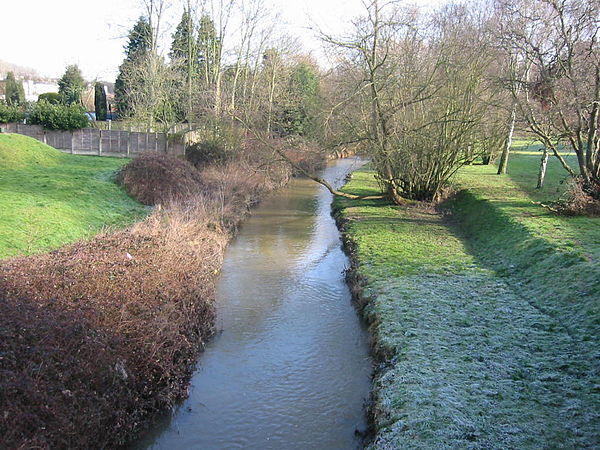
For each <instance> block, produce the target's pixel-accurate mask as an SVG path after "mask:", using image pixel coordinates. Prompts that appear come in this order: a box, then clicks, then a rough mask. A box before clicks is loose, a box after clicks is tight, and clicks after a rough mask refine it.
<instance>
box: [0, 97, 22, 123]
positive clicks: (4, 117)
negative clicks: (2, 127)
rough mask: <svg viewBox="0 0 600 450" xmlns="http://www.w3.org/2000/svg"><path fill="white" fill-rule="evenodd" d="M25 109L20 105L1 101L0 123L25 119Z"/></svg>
mask: <svg viewBox="0 0 600 450" xmlns="http://www.w3.org/2000/svg"><path fill="white" fill-rule="evenodd" d="M23 118H24V115H23V111H22V110H21V108H20V107H18V106H9V105H7V104H6V103H4V102H3V101H0V123H11V122H19V121H21V120H23Z"/></svg>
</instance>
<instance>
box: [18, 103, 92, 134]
mask: <svg viewBox="0 0 600 450" xmlns="http://www.w3.org/2000/svg"><path fill="white" fill-rule="evenodd" d="M29 121H30V123H32V124H34V125H42V126H43V127H44V128H46V129H48V130H77V129H80V128H85V127H87V126H88V124H89V119H88V117H87V115H86V114H85V110H84V109H83V107H82V106H81V105H77V104H71V105H61V104H58V105H57V104H52V103H48V102H47V101H44V100H43V101H40V102H37V103H36V104H35V105H34V106H33V108H32V110H31V111H30V114H29Z"/></svg>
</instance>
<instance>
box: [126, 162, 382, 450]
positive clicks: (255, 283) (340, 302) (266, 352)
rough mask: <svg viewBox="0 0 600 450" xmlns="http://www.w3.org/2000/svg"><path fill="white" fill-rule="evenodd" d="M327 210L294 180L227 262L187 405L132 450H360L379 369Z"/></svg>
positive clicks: (266, 204)
mask: <svg viewBox="0 0 600 450" xmlns="http://www.w3.org/2000/svg"><path fill="white" fill-rule="evenodd" d="M359 164H360V163H359V162H358V161H357V160H355V159H344V160H339V161H336V162H334V163H332V164H330V165H329V166H328V167H327V168H326V169H325V170H324V172H323V176H324V178H326V179H327V180H328V181H330V182H331V183H332V184H334V185H335V186H338V187H339V186H341V185H342V184H343V180H344V177H345V176H346V174H347V173H349V172H350V171H352V170H354V169H356V168H357V166H358V165H359ZM331 201H332V196H331V194H330V193H329V192H327V191H326V190H325V189H324V188H323V187H322V186H319V185H317V184H315V183H314V182H312V181H309V180H306V179H295V180H293V181H292V182H291V183H290V185H289V186H288V187H286V188H285V189H283V190H282V191H279V192H277V193H276V194H275V195H273V196H271V197H269V198H267V199H265V200H264V201H263V203H262V204H261V205H260V206H259V207H257V208H256V209H255V210H254V211H253V214H252V216H251V217H250V218H249V219H248V220H247V221H246V222H245V223H244V224H243V226H242V228H241V230H240V231H239V233H238V235H237V236H236V238H235V239H234V240H233V241H232V242H231V244H230V245H229V247H228V249H227V251H226V254H225V260H224V264H223V270H222V273H221V277H220V280H219V283H218V286H217V299H216V301H217V316H218V323H217V328H218V330H219V332H218V333H217V335H216V336H214V337H213V338H212V339H211V340H210V342H209V343H208V344H207V346H206V349H205V351H204V352H203V353H202V354H201V355H200V359H199V361H198V366H197V369H196V372H195V373H194V375H193V378H192V380H191V387H190V395H189V398H188V399H187V400H185V402H183V403H182V404H181V405H179V406H178V407H177V408H176V409H175V410H174V411H173V412H172V413H171V414H169V415H168V417H164V418H163V419H162V420H161V421H159V423H158V424H157V425H156V427H155V428H154V429H153V430H151V431H150V432H149V433H148V434H147V435H146V436H145V437H144V438H142V439H141V440H140V441H139V442H138V443H136V445H135V446H134V447H135V448H149V449H165V450H167V449H168V450H174V449H186V450H187V449H230V448H244V449H251V448H255V449H269V448H273V449H295V448H297V449H307V448H320V449H354V448H358V447H360V444H361V443H360V440H359V438H358V437H357V435H358V433H355V430H359V431H361V432H362V431H364V430H365V428H366V419H365V411H364V403H365V401H366V400H367V398H368V395H369V389H370V376H371V370H372V362H371V359H370V357H369V348H368V343H367V332H366V329H365V327H364V325H363V324H362V323H361V321H360V320H359V318H358V316H357V314H356V311H355V310H354V308H353V307H352V303H351V296H350V292H349V289H348V287H347V285H346V284H345V282H344V274H343V270H344V268H345V267H347V266H348V265H349V262H348V259H347V257H346V256H345V254H344V253H343V252H342V249H341V242H340V236H339V232H338V230H337V228H336V225H335V222H334V220H333V219H332V218H331V215H330V208H331Z"/></svg>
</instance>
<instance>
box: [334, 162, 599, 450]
mask: <svg viewBox="0 0 600 450" xmlns="http://www.w3.org/2000/svg"><path fill="white" fill-rule="evenodd" d="M538 163H539V158H538V157H536V156H535V153H534V154H533V155H528V154H524V153H521V154H514V155H513V157H512V158H511V161H510V166H509V171H510V175H509V176H497V175H495V167H492V166H470V167H466V168H465V169H464V170H462V171H461V172H460V174H459V175H458V176H457V178H456V180H455V184H456V185H457V186H458V188H459V189H462V192H461V193H460V194H459V195H458V197H457V198H456V199H455V200H454V201H453V202H451V203H450V204H448V205H447V208H448V210H449V212H451V213H452V216H451V217H452V218H451V219H447V218H444V216H442V215H440V214H438V213H436V212H435V211H433V210H430V209H427V208H418V207H398V206H393V205H390V204H387V203H385V202H383V201H381V202H375V201H371V202H358V201H348V200H343V199H338V200H336V204H335V208H336V209H337V210H338V213H339V214H341V215H342V216H343V217H344V218H345V219H347V222H346V225H345V227H346V231H345V237H346V239H348V240H350V241H352V242H354V243H355V251H354V252H355V253H354V255H353V256H354V262H355V265H356V267H355V268H356V270H357V271H358V274H359V275H360V276H361V277H362V279H363V280H365V281H364V286H363V294H364V295H366V296H368V297H369V298H370V299H371V301H370V302H369V303H368V305H367V306H366V308H365V310H364V314H365V316H366V317H367V318H368V320H369V321H370V322H371V324H372V325H371V331H372V333H373V335H374V341H375V342H374V346H375V352H376V354H378V355H379V357H380V359H381V361H380V362H381V364H380V365H379V370H378V372H377V375H376V378H375V382H374V407H373V411H374V412H375V419H374V426H375V431H376V436H375V440H374V441H373V443H372V444H371V446H372V447H373V448H574V447H577V448H579V447H582V448H583V447H593V446H595V445H597V444H598V443H599V442H600V416H599V411H600V390H599V389H598V386H600V378H599V375H598V374H599V372H600V354H599V352H598V348H599V346H598V344H599V342H598V341H599V338H600V312H599V309H598V299H599V298H600V284H599V283H600V267H599V266H598V258H597V256H598V240H597V239H598V234H599V233H598V225H599V224H600V222H599V221H598V219H586V218H568V217H557V216H554V215H552V214H550V213H549V212H548V211H547V210H545V209H543V208H542V207H540V206H538V205H536V204H534V203H532V201H538V200H543V201H548V200H551V199H555V198H556V196H557V195H558V194H559V193H560V192H557V189H558V190H559V191H560V190H562V189H563V186H564V184H560V182H559V181H560V179H561V178H562V172H561V169H560V167H556V166H555V164H554V161H551V167H550V169H549V172H548V180H547V186H546V188H545V189H544V190H543V191H541V192H538V191H536V190H535V189H534V188H535V181H536V176H537V169H536V168H537V165H538ZM559 169H560V170H559ZM345 189H346V190H347V191H349V192H361V194H365V193H368V192H373V193H374V192H376V191H377V189H378V187H377V184H376V183H375V181H374V179H373V176H372V173H370V172H368V171H361V172H355V174H354V175H353V177H352V180H351V181H350V183H349V184H348V185H347V186H346V187H345Z"/></svg>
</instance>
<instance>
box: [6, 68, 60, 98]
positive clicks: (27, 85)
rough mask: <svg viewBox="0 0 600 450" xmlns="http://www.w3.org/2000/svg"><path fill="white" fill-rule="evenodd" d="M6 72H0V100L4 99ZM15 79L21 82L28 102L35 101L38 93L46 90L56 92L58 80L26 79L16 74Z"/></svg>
mask: <svg viewBox="0 0 600 450" xmlns="http://www.w3.org/2000/svg"><path fill="white" fill-rule="evenodd" d="M6 75H7V74H6V73H1V72H0V100H6V92H5V90H6ZM15 78H16V79H17V81H21V82H22V83H23V89H24V90H25V100H27V101H28V102H36V101H37V99H38V96H39V95H40V94H45V93H47V92H58V80H53V79H43V78H37V79H28V78H24V77H21V76H19V75H16V76H15Z"/></svg>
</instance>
